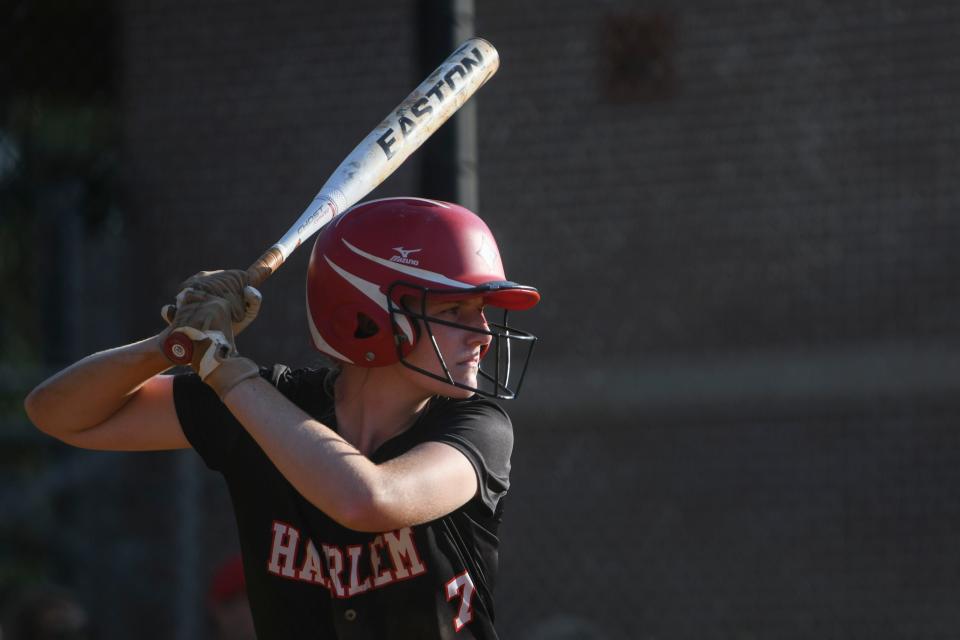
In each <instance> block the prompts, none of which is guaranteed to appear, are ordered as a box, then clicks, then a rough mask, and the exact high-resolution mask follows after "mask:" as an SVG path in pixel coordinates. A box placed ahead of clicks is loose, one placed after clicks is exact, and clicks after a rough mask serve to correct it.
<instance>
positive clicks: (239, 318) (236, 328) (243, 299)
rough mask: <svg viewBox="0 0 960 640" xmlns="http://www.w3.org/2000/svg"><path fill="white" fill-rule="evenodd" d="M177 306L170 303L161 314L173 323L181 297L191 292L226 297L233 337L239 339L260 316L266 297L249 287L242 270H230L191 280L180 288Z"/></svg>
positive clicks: (201, 274)
mask: <svg viewBox="0 0 960 640" xmlns="http://www.w3.org/2000/svg"><path fill="white" fill-rule="evenodd" d="M180 289H181V291H180V293H179V294H177V304H175V305H174V304H168V305H165V306H164V307H163V309H161V310H160V315H161V317H163V319H164V320H165V321H166V322H167V324H171V323H172V322H173V318H174V316H175V315H176V313H177V307H178V306H179V305H180V304H181V296H183V295H185V294H186V293H187V292H188V291H200V292H203V293H208V294H211V295H214V296H216V297H218V298H223V299H224V300H226V301H227V302H228V303H229V305H230V318H231V325H232V329H233V335H234V336H238V335H240V332H241V331H243V330H244V329H246V328H247V327H248V326H249V325H250V323H251V322H253V320H254V318H256V317H257V314H258V313H259V312H260V305H261V303H262V301H263V297H262V296H261V295H260V292H259V291H257V290H256V289H255V288H253V287H252V286H250V285H249V284H248V280H247V272H246V271H241V270H239V269H228V270H226V271H201V272H200V273H197V274H196V275H193V276H191V277H190V278H187V280H186V281H184V283H183V284H182V285H181V286H180Z"/></svg>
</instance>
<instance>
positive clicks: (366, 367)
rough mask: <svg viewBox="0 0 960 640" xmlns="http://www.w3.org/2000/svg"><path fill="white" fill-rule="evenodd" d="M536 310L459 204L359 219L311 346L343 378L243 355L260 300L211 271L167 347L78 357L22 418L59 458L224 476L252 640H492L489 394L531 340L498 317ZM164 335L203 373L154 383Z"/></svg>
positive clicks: (503, 382)
mask: <svg viewBox="0 0 960 640" xmlns="http://www.w3.org/2000/svg"><path fill="white" fill-rule="evenodd" d="M539 299H540V296H539V294H538V293H537V291H536V289H534V288H532V287H528V286H523V285H519V284H516V283H514V282H510V281H508V280H506V277H505V275H504V271H503V265H502V263H501V259H500V255H499V251H498V249H497V245H496V243H495V241H494V238H493V236H492V234H491V233H490V230H489V229H488V228H487V226H486V225H485V224H484V223H483V221H482V220H480V218H478V217H477V216H476V215H474V214H473V213H471V212H470V211H468V210H466V209H464V208H463V207H460V206H458V205H455V204H450V203H444V202H438V201H432V200H422V199H416V198H391V199H385V200H378V201H373V202H368V203H364V204H361V205H358V206H357V207H354V208H353V209H352V210H351V211H349V212H347V213H346V214H344V215H343V216H341V217H340V218H339V219H337V220H336V221H335V222H334V223H332V224H330V225H328V227H327V228H325V229H324V230H323V231H322V232H321V234H320V235H319V237H318V239H317V241H316V244H315V245H314V248H313V253H312V255H311V258H310V266H309V270H308V274H307V318H308V321H309V328H310V334H311V337H312V340H313V344H314V345H315V346H316V348H317V349H319V350H320V351H321V352H323V353H324V354H326V355H328V356H329V357H330V358H332V359H333V361H334V362H335V363H336V364H335V366H333V367H332V368H321V369H301V370H290V369H288V368H286V367H284V366H280V365H277V366H274V367H272V368H261V367H259V366H258V365H257V364H255V363H254V362H252V361H251V360H249V359H247V358H244V357H241V356H240V355H239V354H238V353H237V350H236V347H235V336H236V334H238V333H239V332H240V331H241V330H243V329H244V328H245V327H246V326H247V325H249V323H250V322H251V321H252V320H253V318H254V317H255V316H256V312H257V310H258V309H259V303H260V296H259V293H258V292H256V291H255V290H253V289H252V288H251V287H248V286H246V280H245V275H244V272H241V271H220V272H212V273H206V272H204V273H201V274H198V275H197V276H194V277H193V278H191V279H190V280H188V281H187V283H186V285H185V287H184V290H183V291H181V292H180V294H179V295H178V296H177V312H176V315H175V317H174V319H173V322H172V323H171V325H170V327H168V328H167V329H166V330H165V331H164V332H162V333H161V334H160V335H158V336H155V337H153V338H150V339H148V340H144V341H142V342H139V343H135V344H131V345H127V346H124V347H119V348H117V349H113V350H110V351H106V352H102V353H98V354H94V355H92V356H89V357H87V358H85V359H84V360H81V361H80V362H78V363H76V364H74V365H73V366H71V367H69V368H68V369H66V370H64V371H62V372H60V373H58V374H56V375H55V376H53V377H52V378H50V379H49V380H47V381H45V382H44V383H42V384H41V385H40V386H38V387H37V388H36V389H35V390H34V391H33V392H32V393H31V394H30V396H28V398H27V401H26V406H27V410H28V413H29V415H30V417H31V419H32V420H33V421H34V423H35V424H36V425H37V426H38V427H39V428H40V429H41V430H43V431H45V432H47V433H49V434H51V435H54V436H56V437H58V438H60V439H61V440H63V441H65V442H67V443H70V444H73V445H76V446H80V447H85V448H94V449H116V450H157V449H176V448H185V447H193V448H194V449H195V450H196V451H197V452H198V453H199V454H200V455H201V456H202V458H203V459H204V461H205V462H206V464H207V465H208V466H209V467H210V468H211V469H214V470H216V471H219V472H220V473H222V474H223V476H224V478H225V479H226V482H227V484H228V486H229V490H230V495H231V498H232V501H233V506H234V511H235V514H236V520H237V525H238V528H239V533H240V542H241V550H242V554H243V563H244V572H245V576H246V583H247V592H248V596H249V599H250V603H251V608H252V610H253V614H254V620H255V624H256V628H257V633H258V637H261V638H307V637H309V638H358V639H360V638H370V639H373V638H376V639H378V640H380V639H390V638H397V639H404V640H411V639H429V638H496V637H497V633H496V631H495V629H494V605H493V591H494V586H495V582H496V576H497V548H498V537H497V530H498V526H499V523H500V521H501V515H502V513H503V507H504V496H505V495H506V493H507V490H508V488H509V472H510V454H511V450H512V446H513V431H512V427H511V423H510V420H509V418H508V417H507V415H506V414H505V413H504V412H503V410H502V409H501V408H500V407H499V406H498V405H497V404H496V403H495V402H493V401H492V400H491V399H490V398H501V399H506V398H511V397H513V396H514V395H515V391H516V390H518V389H519V385H520V383H521V382H522V377H523V373H524V372H525V370H526V360H527V359H528V358H529V353H530V349H529V348H527V349H519V347H522V346H524V345H526V346H527V347H532V345H533V342H534V341H535V338H534V337H533V336H532V335H530V334H528V333H525V332H522V331H519V330H517V329H515V328H512V327H509V326H508V325H507V323H506V313H504V322H503V323H502V324H493V323H491V322H489V321H488V320H487V317H486V312H487V310H488V308H489V307H494V308H500V309H504V310H522V309H529V308H530V307H532V306H534V305H535V304H536V303H537V302H538V301H539ZM171 331H182V332H185V333H187V334H188V335H189V336H190V337H191V338H193V339H194V340H195V341H196V344H197V345H198V347H197V349H195V356H194V362H193V368H194V370H195V372H196V373H190V374H185V375H177V376H168V375H160V374H161V373H162V372H163V371H164V370H166V369H167V368H168V367H169V363H168V362H167V361H166V360H165V358H164V356H163V355H162V354H161V351H160V347H159V345H161V344H162V342H163V340H164V339H165V338H166V337H167V336H168V335H169V333H170V332H171ZM517 351H523V352H525V354H526V358H523V362H521V363H517V362H514V363H512V364H511V363H510V356H511V354H514V355H515V354H516V353H517ZM514 360H516V358H514ZM481 361H482V362H483V367H482V368H481ZM514 378H516V380H515V381H514Z"/></svg>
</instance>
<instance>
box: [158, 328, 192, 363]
mask: <svg viewBox="0 0 960 640" xmlns="http://www.w3.org/2000/svg"><path fill="white" fill-rule="evenodd" d="M163 354H164V355H165V356H167V359H168V360H170V362H172V363H174V364H178V365H188V364H190V361H191V360H193V340H191V339H190V338H189V337H187V334H185V333H183V332H182V331H174V332H173V333H171V334H170V335H169V336H167V339H166V340H164V341H163Z"/></svg>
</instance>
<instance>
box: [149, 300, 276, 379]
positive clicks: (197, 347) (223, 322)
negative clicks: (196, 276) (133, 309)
mask: <svg viewBox="0 0 960 640" xmlns="http://www.w3.org/2000/svg"><path fill="white" fill-rule="evenodd" d="M241 304H242V303H241V302H240V300H239V299H238V298H237V297H236V296H232V298H231V299H227V298H221V297H219V296H216V295H213V294H211V293H207V292H205V291H201V290H198V289H195V288H192V287H188V288H186V289H184V290H183V291H181V292H180V293H179V294H178V295H177V306H176V314H175V315H174V317H173V318H172V321H171V322H170V326H169V327H168V328H167V330H166V331H164V332H163V333H161V334H160V336H159V337H158V341H159V342H158V343H159V344H160V345H163V343H164V341H165V340H166V338H167V336H169V335H170V333H172V332H174V331H178V332H180V333H183V334H184V335H186V336H187V337H188V338H190V340H192V341H193V359H192V361H191V362H190V366H191V368H192V369H193V370H194V371H196V372H197V374H198V375H199V376H200V378H201V379H202V380H203V381H204V382H206V383H207V384H208V385H210V387H212V388H213V390H214V391H216V392H217V395H219V396H220V397H221V398H223V397H224V396H225V395H226V393H227V392H228V391H229V390H230V389H232V388H233V387H235V386H236V385H237V384H239V383H240V382H242V381H243V380H246V379H247V378H252V377H254V376H256V375H258V374H259V367H257V365H256V363H254V362H253V361H252V360H250V359H249V358H241V357H240V356H239V353H238V352H237V348H236V342H235V334H234V329H233V328H234V326H235V318H237V317H238V316H239V317H242V313H243V312H242V309H240V310H238V307H240V305H241ZM247 324H249V323H247ZM161 348H162V347H161Z"/></svg>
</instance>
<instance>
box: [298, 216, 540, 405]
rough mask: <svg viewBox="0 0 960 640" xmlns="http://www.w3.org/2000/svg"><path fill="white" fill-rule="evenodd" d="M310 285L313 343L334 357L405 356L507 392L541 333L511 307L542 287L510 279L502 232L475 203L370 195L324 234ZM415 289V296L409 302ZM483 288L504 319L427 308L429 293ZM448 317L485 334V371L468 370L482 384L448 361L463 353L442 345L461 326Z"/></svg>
mask: <svg viewBox="0 0 960 640" xmlns="http://www.w3.org/2000/svg"><path fill="white" fill-rule="evenodd" d="M306 289H307V290H306V294H307V296H306V297H307V320H308V323H309V328H310V334H311V337H312V341H313V344H314V346H315V347H316V348H317V349H318V350H319V351H320V352H322V353H324V354H326V355H327V356H329V357H331V358H333V359H334V360H337V361H339V362H342V363H345V364H349V365H352V366H357V367H368V368H369V367H385V366H390V365H394V364H397V363H401V364H402V365H403V366H404V367H406V368H408V369H411V370H413V371H416V372H418V373H420V374H423V375H426V376H428V377H430V378H433V379H435V380H439V381H441V382H444V383H446V384H448V385H452V386H453V387H456V388H458V389H465V390H469V391H472V392H474V393H479V394H481V395H486V396H491V397H497V398H502V399H507V398H512V397H514V396H516V395H517V393H518V392H519V390H520V384H521V383H522V381H523V374H524V373H525V372H526V367H527V363H528V361H529V358H530V352H531V351H532V347H533V344H534V342H535V340H536V338H534V336H532V335H530V334H529V333H526V332H523V331H519V330H517V329H514V328H513V327H510V326H509V325H508V323H507V320H506V311H508V310H510V311H514V310H525V309H529V308H531V307H533V306H534V305H536V304H537V302H539V300H540V294H539V293H538V292H537V290H536V289H534V288H533V287H529V286H524V285H521V284H517V283H516V282H512V281H509V280H507V278H506V275H505V273H504V269H503V262H502V261H501V258H500V252H499V249H498V248H497V243H496V241H495V240H494V237H493V234H492V233H491V232H490V229H489V228H488V227H487V225H486V224H485V223H484V222H483V220H481V219H480V218H479V217H478V216H477V215H476V214H474V213H473V212H471V211H469V210H468V209H465V208H463V207H461V206H459V205H456V204H452V203H448V202H440V201H436V200H426V199H422V198H384V199H382V200H374V201H371V202H365V203H361V204H359V205H357V206H355V207H353V208H352V209H350V210H349V211H347V212H345V213H343V214H342V215H340V216H339V217H337V218H336V219H335V220H334V221H333V222H331V223H330V224H329V225H327V226H326V227H325V228H324V229H323V230H321V232H320V233H319V234H318V236H317V240H316V242H315V244H314V247H313V251H312V253H311V256H310V265H309V267H308V270H307V287H306ZM407 296H412V298H413V300H414V302H412V303H409V304H407V305H404V301H405V299H406V298H407ZM478 296H479V297H482V299H483V303H484V305H485V307H486V308H500V309H503V310H504V312H505V313H504V320H503V322H502V323H484V324H483V325H482V327H483V328H482V329H481V328H480V326H481V323H472V324H471V325H469V326H468V325H464V324H457V323H453V324H451V323H449V322H446V321H445V320H444V319H442V318H436V317H431V316H428V315H427V313H426V312H427V304H428V298H430V300H434V299H443V298H446V299H449V300H462V299H464V298H477V297H478ZM418 307H419V309H418ZM442 325H449V326H450V327H453V328H456V329H457V330H459V331H466V332H472V333H473V335H474V336H483V337H482V338H480V337H478V338H477V340H476V345H475V347H476V346H479V347H480V358H479V363H477V369H476V373H475V375H474V373H473V372H468V374H467V375H466V378H467V379H468V380H467V381H468V382H472V381H473V380H476V385H475V386H474V385H470V384H464V382H463V380H464V376H462V375H459V373H458V372H455V371H454V369H456V368H457V364H462V363H452V362H449V358H452V357H457V356H458V355H459V353H455V352H452V353H447V354H444V353H443V352H442V350H441V346H442V345H443V339H441V340H440V341H439V344H438V340H437V336H438V335H439V336H443V337H444V339H446V340H447V341H448V342H449V340H451V339H453V338H452V336H455V335H456V334H452V333H451V332H450V331H448V330H446V327H444V330H443V331H441V330H440V329H439V327H441V326H442ZM434 329H437V332H436V335H435V331H434ZM462 337H464V340H465V342H464V344H468V343H469V338H468V337H466V336H462ZM421 340H425V341H428V342H429V343H432V348H433V355H435V356H436V358H437V360H436V362H433V361H432V360H431V357H432V356H430V357H428V356H429V349H428V347H429V345H427V344H424V345H422V347H421V348H420V349H419V350H417V352H416V353H415V354H414V349H415V348H417V346H418V345H419V343H420V341H421ZM475 347H474V348H475ZM488 353H491V354H495V355H496V357H492V356H488ZM444 356H446V358H447V360H445V359H444ZM518 356H519V357H518ZM515 363H522V364H520V366H517V365H516V364H515ZM518 373H519V376H517V374H518ZM458 376H459V377H458ZM475 376H477V377H475ZM514 380H515V382H514ZM432 388H436V385H434V387H432ZM438 393H442V391H438ZM454 395H456V396H457V397H459V396H461V395H462V393H455V394H454Z"/></svg>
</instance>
